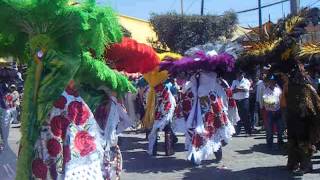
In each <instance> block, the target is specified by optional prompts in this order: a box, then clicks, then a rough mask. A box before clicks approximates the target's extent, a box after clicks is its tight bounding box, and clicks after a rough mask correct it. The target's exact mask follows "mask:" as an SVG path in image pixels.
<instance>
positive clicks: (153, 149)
mask: <svg viewBox="0 0 320 180" xmlns="http://www.w3.org/2000/svg"><path fill="white" fill-rule="evenodd" d="M159 57H160V59H161V60H164V59H167V58H171V59H177V58H178V57H179V55H175V54H173V53H164V54H160V55H159ZM144 79H145V80H146V81H147V82H148V84H149V87H150V89H149V93H148V100H147V110H146V113H145V117H144V125H145V126H146V127H149V128H150V133H149V134H148V140H149V144H148V153H149V154H150V155H154V156H155V155H157V141H158V138H157V137H158V132H159V131H162V130H164V132H165V153H166V155H167V156H169V155H173V154H174V149H173V145H174V133H173V130H172V127H171V124H172V120H173V115H174V111H175V107H176V101H175V98H174V96H173V95H172V93H171V91H170V89H169V88H168V86H166V85H165V81H166V80H167V79H168V72H167V71H159V68H156V69H155V70H154V71H152V72H150V73H146V74H144Z"/></svg>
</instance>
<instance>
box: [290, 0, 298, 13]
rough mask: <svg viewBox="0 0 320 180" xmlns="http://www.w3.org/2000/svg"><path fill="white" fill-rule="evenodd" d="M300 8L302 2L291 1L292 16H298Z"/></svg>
mask: <svg viewBox="0 0 320 180" xmlns="http://www.w3.org/2000/svg"><path fill="white" fill-rule="evenodd" d="M299 8H300V0H290V9H291V14H298V12H299Z"/></svg>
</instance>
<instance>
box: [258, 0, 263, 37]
mask: <svg viewBox="0 0 320 180" xmlns="http://www.w3.org/2000/svg"><path fill="white" fill-rule="evenodd" d="M258 8H259V34H260V38H261V37H262V8H261V0H258Z"/></svg>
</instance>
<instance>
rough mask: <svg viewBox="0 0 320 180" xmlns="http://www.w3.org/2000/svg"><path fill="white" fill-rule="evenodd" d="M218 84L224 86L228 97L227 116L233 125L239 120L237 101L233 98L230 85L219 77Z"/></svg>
mask: <svg viewBox="0 0 320 180" xmlns="http://www.w3.org/2000/svg"><path fill="white" fill-rule="evenodd" d="M218 82H219V84H220V85H221V86H222V87H223V88H224V90H225V91H226V94H227V97H228V106H227V107H228V118H229V121H230V122H231V123H232V124H233V126H236V125H237V123H238V122H239V121H240V116H239V112H238V107H237V102H236V100H235V99H234V98H233V92H232V89H231V87H230V86H229V84H228V82H227V81H226V80H225V79H223V78H222V77H220V78H219V79H218Z"/></svg>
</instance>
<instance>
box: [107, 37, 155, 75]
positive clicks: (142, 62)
mask: <svg viewBox="0 0 320 180" xmlns="http://www.w3.org/2000/svg"><path fill="white" fill-rule="evenodd" d="M105 60H106V62H107V63H108V64H112V65H113V66H114V68H116V69H117V70H118V71H125V72H128V73H147V72H149V71H152V70H153V69H154V68H155V67H157V66H158V65H159V63H160V59H159V57H158V55H157V53H156V52H155V51H154V49H153V48H152V47H150V46H148V45H146V44H142V43H138V42H137V41H135V40H133V39H130V38H127V37H124V38H123V39H122V42H121V43H117V44H113V45H111V46H110V47H108V48H107V49H106V52H105Z"/></svg>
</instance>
